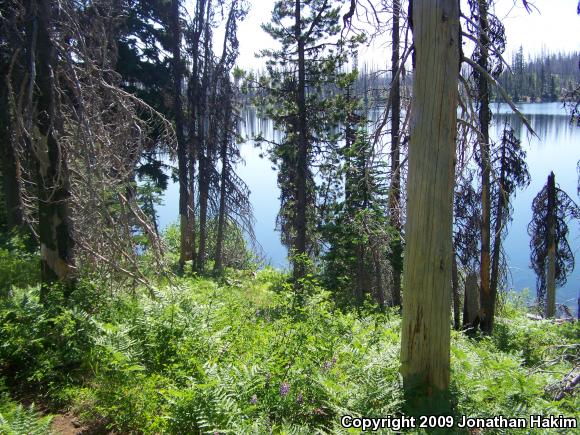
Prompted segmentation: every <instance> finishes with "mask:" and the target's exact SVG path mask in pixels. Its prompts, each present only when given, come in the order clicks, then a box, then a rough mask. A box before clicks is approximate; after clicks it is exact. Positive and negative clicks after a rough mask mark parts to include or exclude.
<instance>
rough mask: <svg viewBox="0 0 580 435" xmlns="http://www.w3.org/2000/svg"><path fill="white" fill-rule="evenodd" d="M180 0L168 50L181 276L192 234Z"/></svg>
mask: <svg viewBox="0 0 580 435" xmlns="http://www.w3.org/2000/svg"><path fill="white" fill-rule="evenodd" d="M180 3H181V1H180V0H172V1H171V33H172V40H171V45H172V47H171V50H172V55H173V58H172V66H173V112H174V116H175V130H176V135H177V167H178V174H179V228H180V235H181V241H180V248H179V270H180V271H181V272H183V267H184V265H185V262H186V261H187V260H188V259H190V258H191V256H192V250H191V249H192V247H191V236H192V235H191V232H190V225H189V213H188V206H189V189H188V184H187V175H188V174H187V144H186V142H185V137H184V127H185V122H184V119H183V104H182V100H181V94H182V81H183V66H182V63H181V23H180V20H179V18H180V14H179V7H180Z"/></svg>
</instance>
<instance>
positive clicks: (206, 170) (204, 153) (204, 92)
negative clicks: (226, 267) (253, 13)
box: [197, 2, 212, 272]
mask: <svg viewBox="0 0 580 435" xmlns="http://www.w3.org/2000/svg"><path fill="white" fill-rule="evenodd" d="M210 12H211V2H208V5H207V10H206V19H205V23H204V33H205V37H204V59H205V64H204V71H203V78H202V83H201V93H200V102H201V108H200V109H201V110H200V111H199V117H200V126H199V129H198V130H199V138H200V141H199V142H198V150H197V151H198V160H199V247H198V252H197V270H198V271H200V272H203V271H204V269H205V260H206V258H205V257H206V244H207V215H208V201H209V186H210V171H211V167H210V165H211V154H212V153H211V150H210V138H209V133H210V132H209V130H210V129H209V118H210V114H209V95H208V87H209V75H210V65H209V62H211V60H210V57H211V47H210V44H211V41H210V32H209V18H210Z"/></svg>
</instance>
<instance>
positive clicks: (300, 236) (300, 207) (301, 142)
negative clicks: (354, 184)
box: [293, 0, 308, 282]
mask: <svg viewBox="0 0 580 435" xmlns="http://www.w3.org/2000/svg"><path fill="white" fill-rule="evenodd" d="M294 19H295V25H294V37H295V39H296V41H297V44H298V48H297V51H298V89H297V95H296V103H297V106H298V153H297V154H298V155H297V162H296V166H297V168H296V169H297V170H296V220H295V223H294V227H295V228H294V229H295V231H296V237H295V241H294V253H293V255H297V256H299V257H303V256H304V255H305V254H306V253H307V252H306V231H307V222H306V200H307V185H306V179H307V177H308V137H307V131H308V130H307V125H306V122H307V121H306V61H305V50H304V48H305V45H304V44H305V41H304V37H303V35H302V29H301V28H302V18H301V1H300V0H296V3H295V9H294ZM305 274H306V268H305V264H304V259H303V258H298V260H297V261H294V264H293V277H294V281H295V282H298V280H299V279H300V278H303V277H304V275H305Z"/></svg>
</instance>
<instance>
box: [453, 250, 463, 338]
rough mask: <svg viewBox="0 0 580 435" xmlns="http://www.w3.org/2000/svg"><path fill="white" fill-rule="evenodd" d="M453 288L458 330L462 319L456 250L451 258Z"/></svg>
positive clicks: (456, 328)
mask: <svg viewBox="0 0 580 435" xmlns="http://www.w3.org/2000/svg"><path fill="white" fill-rule="evenodd" d="M451 289H452V292H453V328H454V329H455V330H456V331H459V330H460V329H461V319H460V318H459V311H460V307H459V278H458V277H457V256H456V255H455V251H453V253H452V259H451Z"/></svg>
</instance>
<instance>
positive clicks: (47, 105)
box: [32, 0, 74, 301]
mask: <svg viewBox="0 0 580 435" xmlns="http://www.w3.org/2000/svg"><path fill="white" fill-rule="evenodd" d="M33 7H34V18H33V22H32V25H33V26H37V32H38V40H37V68H38V75H37V81H36V85H37V89H38V98H37V108H38V118H37V127H38V131H39V133H40V138H39V140H37V141H36V144H35V145H36V150H35V151H36V155H37V159H38V161H37V168H38V234H39V241H40V256H41V280H42V288H41V294H40V296H41V300H43V301H46V297H47V293H48V291H49V290H50V287H51V286H52V284H54V283H55V282H59V283H61V284H63V286H64V289H65V295H66V294H69V293H70V292H71V291H72V290H73V286H74V255H73V248H74V241H73V226H72V222H71V219H70V210H69V201H70V189H69V187H70V186H69V173H68V165H67V158H66V154H65V150H64V148H63V147H61V146H60V144H59V143H58V133H57V131H56V129H57V128H58V125H59V122H60V120H59V119H58V117H57V100H56V99H57V95H56V84H55V74H56V71H55V68H56V50H55V47H54V45H53V43H52V40H51V36H50V28H51V27H52V22H51V21H52V8H53V2H52V1H44V0H36V1H34V2H33Z"/></svg>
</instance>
